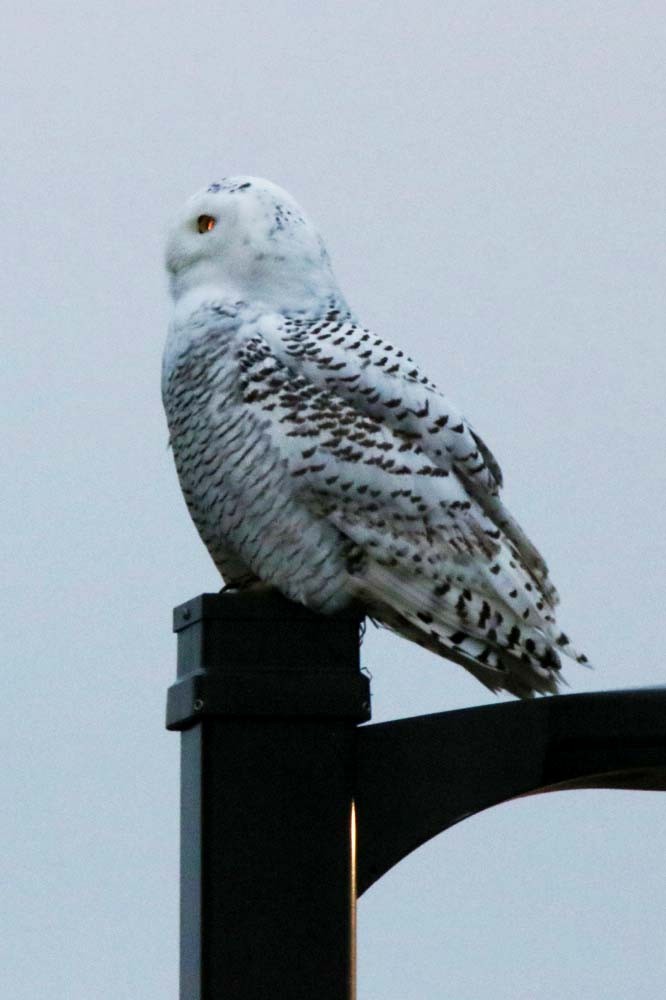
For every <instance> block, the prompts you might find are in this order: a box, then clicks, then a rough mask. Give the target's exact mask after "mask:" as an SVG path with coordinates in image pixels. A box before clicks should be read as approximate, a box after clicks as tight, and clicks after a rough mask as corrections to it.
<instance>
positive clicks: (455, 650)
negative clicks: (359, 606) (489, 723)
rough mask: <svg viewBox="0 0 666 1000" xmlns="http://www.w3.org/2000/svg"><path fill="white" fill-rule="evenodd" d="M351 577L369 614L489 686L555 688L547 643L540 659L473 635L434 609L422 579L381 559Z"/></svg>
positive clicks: (524, 694)
mask: <svg viewBox="0 0 666 1000" xmlns="http://www.w3.org/2000/svg"><path fill="white" fill-rule="evenodd" d="M354 579H355V583H356V586H357V590H358V596H359V597H360V599H361V600H362V602H363V603H364V605H365V607H366V608H367V611H368V614H369V615H370V617H371V618H373V619H374V620H375V621H377V622H378V623H380V624H382V625H384V626H385V627H386V628H389V629H391V631H393V632H396V633H397V634H398V635H402V636H403V637H405V638H406V639H409V640H411V641H412V642H416V643H417V644H418V645H420V646H423V647H424V648H425V649H428V650H430V651H431V652H433V653H436V654H437V655H438V656H442V657H444V658H445V659H449V660H453V662H455V663H458V664H459V665H460V666H462V667H464V668H465V669H466V670H468V671H469V672H470V673H471V674H472V675H473V676H474V677H476V679H477V680H479V681H480V682H481V683H482V684H484V685H485V686H486V687H487V688H489V689H490V690H491V691H495V692H496V691H508V692H510V693H511V694H513V695H515V696H516V697H518V698H531V697H533V696H534V695H535V694H555V693H556V692H557V690H558V685H559V683H560V681H561V678H560V676H559V669H560V663H559V657H558V655H557V652H556V651H555V650H554V649H552V647H550V646H549V647H548V653H547V655H546V656H544V657H543V658H542V660H541V661H540V660H538V659H536V658H535V657H533V656H530V655H529V653H527V652H525V651H524V650H522V651H518V650H516V651H512V650H510V649H507V648H506V647H504V648H503V647H502V646H501V645H499V644H498V643H497V642H494V641H493V640H492V639H489V638H486V637H484V636H480V635H472V634H470V633H469V632H468V631H466V630H465V626H464V624H462V623H461V622H454V621H451V620H449V619H448V615H447V616H445V615H444V614H442V613H441V612H440V613H439V614H438V612H437V609H436V608H434V607H433V604H432V601H431V600H430V595H429V594H428V592H427V588H424V586H423V581H420V582H419V581H415V580H413V579H405V578H404V577H402V576H401V575H400V574H398V573H396V572H395V571H394V570H392V569H390V568H388V567H386V566H383V565H381V564H380V563H377V562H374V561H370V562H369V563H366V565H365V566H364V568H363V571H362V573H360V574H359V575H358V576H356V577H355V578H354ZM425 609H427V610H425Z"/></svg>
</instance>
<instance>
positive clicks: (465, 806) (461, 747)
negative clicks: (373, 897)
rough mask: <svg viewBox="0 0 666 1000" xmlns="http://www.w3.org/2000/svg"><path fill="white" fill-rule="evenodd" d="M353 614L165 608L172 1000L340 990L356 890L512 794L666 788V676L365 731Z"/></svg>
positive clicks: (234, 605) (350, 990) (222, 600)
mask: <svg viewBox="0 0 666 1000" xmlns="http://www.w3.org/2000/svg"><path fill="white" fill-rule="evenodd" d="M361 624H362V621H361V619H360V618H359V617H357V616H355V615H353V614H347V615H340V616H336V617H322V616H318V615H315V614H313V613H311V612H309V611H307V610H306V609H305V608H303V607H301V606H300V605H296V604H292V603H290V602H289V601H286V600H285V599H284V598H281V597H279V596H276V595H270V596H269V595H265V594H264V595H261V594H251V593H250V594H242V595H241V594H220V595H214V594H204V595H202V596H201V597H198V598H195V599H194V600H193V601H190V602H188V603H187V604H184V605H181V606H180V607H178V608H176V610H175V612H174V630H175V631H176V632H177V633H178V679H177V681H176V683H175V684H174V685H173V686H172V687H171V688H170V689H169V696H168V704H167V727H168V728H169V729H175V730H180V731H181V741H182V756H181V982H180V1000H268V998H273V997H274V998H276V1000H277V998H279V1000H352V998H354V997H355V911H356V898H357V896H359V895H361V893H363V892H364V891H365V889H367V888H368V887H369V886H370V885H372V883H373V882H375V881H376V880H377V879H378V878H380V877H381V876H382V875H383V874H384V873H385V872H386V871H388V870H389V868H391V867H392V866H393V865H395V864H397V862H398V861H400V860H401V859H402V858H403V857H405V856H406V855H407V854H409V853H410V852H411V851H413V850H414V849H415V848H417V847H419V846H420V845H421V844H423V843H425V842H426V841H427V840H429V839H430V838H431V837H434V836H435V835H436V834H438V833H440V832H441V831H442V830H445V829H447V827H449V826H452V825H453V824H454V823H457V822H458V821H460V820H462V819H464V818H465V817H467V816H470V815H473V814H474V813H477V812H479V811H480V810H482V809H487V808H488V807H489V806H492V805H496V804H498V803H500V802H504V801H507V800H508V799H512V798H516V797H518V796H521V795H531V794H535V793H538V792H546V791H555V790H558V789H563V788H641V789H660V790H664V789H666V689H662V688H656V689H644V690H640V689H639V690H634V691H619V692H617V691H610V692H600V693H598V694H585V695H565V696H559V697H554V698H542V699H539V700H535V701H532V702H510V703H503V704H498V705H492V706H484V707H482V708H471V709H464V710H462V711H455V712H441V713H437V714H435V715H425V716H419V717H416V718H411V719H399V720H396V721H394V722H386V723H382V724H379V725H369V726H360V723H363V722H367V721H368V720H369V719H370V691H369V683H368V679H367V677H365V676H364V675H363V674H362V673H361V672H360V663H359V630H360V627H361Z"/></svg>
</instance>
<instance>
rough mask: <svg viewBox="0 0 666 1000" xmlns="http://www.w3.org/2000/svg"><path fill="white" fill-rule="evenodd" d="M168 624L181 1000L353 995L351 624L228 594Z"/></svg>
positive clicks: (346, 998) (354, 671)
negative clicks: (171, 633) (171, 632)
mask: <svg viewBox="0 0 666 1000" xmlns="http://www.w3.org/2000/svg"><path fill="white" fill-rule="evenodd" d="M174 618H175V620H174V628H175V631H177V632H178V640H179V642H178V647H179V648H178V677H179V680H178V681H177V683H176V684H175V685H173V687H172V688H171V689H170V691H169V702H168V710H167V725H168V726H169V728H171V729H181V730H183V732H182V737H181V739H182V758H181V767H182V772H181V984H180V1000H241V998H242V1000H267V998H268V997H280V1000H301V998H303V1000H305V998H307V1000H313V998H314V997H316V998H317V1000H350V998H353V996H354V990H355V986H354V979H355V970H354V931H355V926H354V923H355V904H356V891H355V885H354V858H353V843H352V839H353V838H352V833H353V830H352V810H353V798H352V796H353V786H354V762H355V738H356V734H355V727H356V725H357V724H358V723H359V722H360V721H363V720H366V719H368V718H369V715H370V711H369V690H368V683H367V679H366V678H365V677H364V676H362V675H361V674H360V672H359V641H358V637H359V625H360V619H359V618H358V617H355V616H353V615H346V616H339V617H334V618H327V619H323V618H321V617H319V616H316V615H313V614H311V613H310V612H308V611H307V610H306V609H304V608H301V607H299V606H296V605H294V604H291V603H289V602H287V601H285V600H283V599H282V598H279V597H276V596H271V597H267V596H266V595H261V596H259V595H258V596H257V597H256V599H252V597H248V596H247V595H243V596H242V597H240V596H239V595H233V594H229V595H203V596H202V597H200V598H197V599H195V600H194V601H191V602H189V603H188V604H186V605H182V606H181V607H180V608H177V609H176V611H175V616H174Z"/></svg>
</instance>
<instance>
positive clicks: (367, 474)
mask: <svg viewBox="0 0 666 1000" xmlns="http://www.w3.org/2000/svg"><path fill="white" fill-rule="evenodd" d="M239 365H240V377H239V380H238V388H239V391H240V393H241V396H242V402H243V406H244V408H245V410H246V412H248V413H249V414H251V415H252V420H253V422H254V423H255V425H256V426H257V427H260V428H261V432H262V434H263V435H265V436H266V437H267V438H268V439H269V440H270V442H271V448H272V449H273V450H274V451H275V452H277V453H279V454H280V456H281V461H282V462H283V463H284V465H285V466H286V471H287V476H288V483H289V487H288V488H289V490H290V493H291V495H292V496H293V498H294V499H295V500H296V501H297V502H298V503H299V504H300V505H302V506H304V507H306V508H307V509H308V510H309V511H310V512H311V513H312V515H313V516H314V517H315V518H316V519H324V520H326V521H327V522H328V523H330V524H331V525H333V526H334V527H335V528H336V529H337V530H338V532H339V533H340V536H341V538H342V539H344V540H346V543H347V553H348V570H349V574H350V581H351V586H352V587H353V588H355V590H354V593H355V594H356V596H358V597H359V598H361V599H362V601H363V602H364V604H365V606H366V607H367V608H369V609H370V611H371V613H373V614H374V615H375V616H376V617H377V618H378V619H379V620H381V621H383V622H384V623H385V624H387V625H388V626H389V627H391V628H394V629H395V630H396V631H399V632H402V633H403V634H405V635H408V636H409V637H410V638H412V639H415V640H416V641H419V642H421V643H422V644H424V645H427V646H428V648H432V649H435V650H436V651H437V652H440V653H444V655H448V653H451V652H452V653H453V654H454V655H453V658H456V657H458V658H460V657H463V658H465V659H466V661H469V663H471V664H472V666H473V667H474V670H473V672H475V673H476V675H477V676H480V674H483V675H484V676H483V677H481V679H484V682H485V683H489V684H490V686H494V687H507V688H508V689H509V690H515V691H516V692H518V693H523V694H524V693H526V692H527V691H529V690H531V689H532V688H535V689H538V690H552V689H553V687H552V684H553V681H552V677H553V671H554V670H556V669H557V668H558V666H559V659H558V656H557V652H556V651H555V648H554V647H556V646H559V647H560V648H562V651H564V652H567V653H571V654H572V655H575V651H574V650H572V649H570V647H569V644H568V640H566V637H564V639H563V638H562V637H561V635H558V633H556V631H555V623H554V619H553V617H552V615H551V614H550V612H549V602H548V599H547V596H546V593H545V592H544V590H543V588H541V587H540V586H539V585H538V584H537V583H535V582H534V578H533V575H532V574H531V573H530V572H529V571H528V570H527V568H526V567H525V566H524V565H523V564H522V563H521V562H520V561H519V560H518V559H516V558H514V553H513V552H512V547H511V545H510V544H509V543H508V542H507V540H506V539H505V538H504V537H503V536H502V534H501V532H500V531H499V530H498V529H497V527H496V525H495V524H494V523H493V521H492V520H491V519H490V518H489V517H488V515H487V514H486V512H485V511H484V509H483V508H482V507H481V506H480V505H479V504H478V503H477V502H476V501H475V500H474V498H473V496H471V495H470V494H469V493H468V491H467V489H466V486H465V482H464V481H463V479H462V478H461V477H460V476H459V475H458V474H457V472H456V469H455V468H454V467H451V468H448V469H447V468H444V467H443V464H444V463H443V464H442V465H441V466H440V465H436V464H435V463H434V462H433V461H432V460H431V459H430V457H429V456H428V454H427V453H426V452H425V450H424V448H423V447H422V446H421V444H420V443H419V441H418V440H417V439H416V438H415V434H414V431H403V430H402V428H399V429H398V428H396V427H394V426H392V425H391V424H389V423H388V422H384V421H383V420H381V419H379V418H378V417H376V416H374V415H373V414H371V413H368V412H366V411H365V410H363V409H360V408H357V407H356V406H354V405H353V401H352V400H351V399H349V398H343V395H342V394H340V393H338V391H337V390H336V389H335V388H333V387H332V386H331V385H330V384H329V385H326V383H323V384H322V383H321V381H320V382H317V381H314V380H312V379H310V378H308V377H307V374H306V370H301V371H299V372H294V371H293V370H292V368H291V367H290V365H289V364H287V363H284V362H283V361H282V360H281V359H280V358H279V357H277V356H276V354H275V353H274V351H273V350H272V347H271V346H270V345H269V344H268V342H267V341H266V340H265V339H264V338H263V336H256V337H253V338H250V339H247V340H245V342H244V343H243V346H242V348H241V351H240V355H239ZM324 370H325V369H324ZM453 465H455V463H453ZM257 571H258V572H259V575H261V572H260V568H259V569H258V570H257ZM285 572H288V563H286V564H285ZM507 662H510V663H511V664H512V665H513V667H514V669H513V671H512V672H511V671H510V672H511V677H512V678H513V679H511V680H506V675H505V674H503V673H502V671H506V670H507ZM469 663H467V662H466V664H465V665H467V666H469ZM518 664H519V666H518ZM470 669H471V667H470ZM520 671H522V672H523V674H527V675H528V676H529V681H528V680H525V679H524V678H523V681H521V682H520V683H519V682H518V681H517V680H516V676H517V674H518V673H519V672H520ZM488 672H490V674H491V675H492V677H491V680H489V679H488ZM495 675H497V677H499V678H500V679H499V680H497V679H496V677H495ZM521 684H522V685H523V686H522V687H521ZM530 684H531V687H530ZM511 685H513V687H512V686H511ZM519 688H520V690H518V689H519Z"/></svg>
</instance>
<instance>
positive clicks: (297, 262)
mask: <svg viewBox="0 0 666 1000" xmlns="http://www.w3.org/2000/svg"><path fill="white" fill-rule="evenodd" d="M166 266H167V271H168V272H169V276H170V281H171V290H172V294H173V296H174V298H175V299H179V298H181V297H182V296H183V295H184V294H186V293H187V292H190V291H192V290H194V289H197V288H201V289H202V290H203V289H204V288H205V289H206V290H207V293H209V294H210V291H211V288H213V289H215V292H216V295H218V296H221V297H223V298H225V299H233V300H234V301H237V300H244V301H260V302H262V303H265V304H266V305H267V306H268V307H270V308H280V307H281V306H282V307H284V306H285V305H289V304H291V303H293V300H294V299H295V298H296V299H298V297H299V296H303V295H305V296H306V297H308V298H309V297H310V296H311V295H312V294H317V295H321V294H322V293H323V294H326V293H327V292H329V291H330V290H331V287H335V285H334V279H333V276H332V274H331V270H330V264H329V261H328V255H327V253H326V250H325V248H324V245H323V243H322V241H321V239H320V237H319V234H318V233H317V231H316V229H315V228H314V226H313V225H312V224H311V223H310V221H309V220H308V219H307V217H306V216H305V214H304V212H303V211H302V209H301V208H300V206H299V205H298V204H297V203H296V202H295V201H294V199H293V198H292V197H291V195H289V194H287V192H286V191H283V190H282V188H279V187H278V186H277V185H275V184H272V183H271V182H270V181H266V180H262V179H261V178H257V177H230V178H226V179H225V180H223V181H221V182H220V183H218V184H211V185H210V187H209V188H207V189H206V190H204V191H200V192H199V193H198V194H195V195H194V196H193V197H192V198H190V199H189V200H188V201H187V202H186V204H185V205H184V207H183V209H182V211H181V212H180V214H179V216H178V217H177V219H176V222H175V224H174V226H173V228H172V230H171V233H170V235H169V239H168V243H167V252H166Z"/></svg>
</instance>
